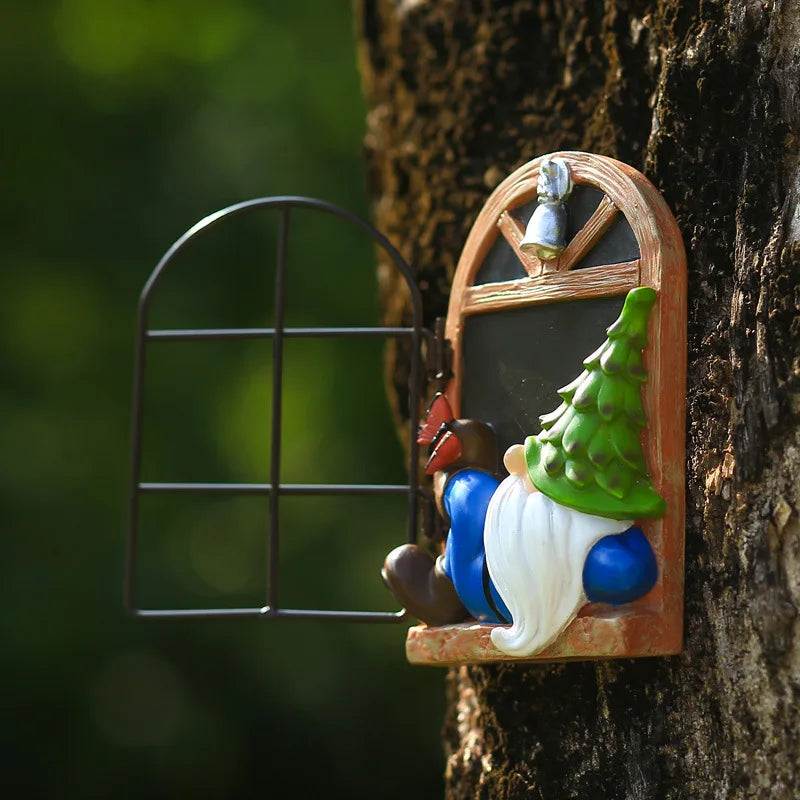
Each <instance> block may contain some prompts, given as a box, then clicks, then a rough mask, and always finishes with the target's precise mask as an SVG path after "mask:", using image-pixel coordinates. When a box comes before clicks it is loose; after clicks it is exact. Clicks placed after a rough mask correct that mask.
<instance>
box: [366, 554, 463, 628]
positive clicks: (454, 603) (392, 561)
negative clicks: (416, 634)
mask: <svg viewBox="0 0 800 800" xmlns="http://www.w3.org/2000/svg"><path fill="white" fill-rule="evenodd" d="M441 561H442V557H441V556H439V558H437V559H436V560H434V559H433V557H432V556H430V555H428V553H426V552H425V551H424V550H423V549H422V548H421V547H418V546H417V545H415V544H404V545H402V546H401V547H396V548H395V549H394V550H392V552H391V553H389V555H388V556H386V561H384V562H383V569H382V570H381V575H382V576H383V580H384V581H385V582H386V585H387V586H388V587H389V589H390V591H391V592H392V594H393V595H394V596H395V597H396V598H397V600H398V601H399V602H400V604H401V605H402V606H404V607H405V608H406V609H407V610H408V611H409V612H410V613H411V614H413V615H414V616H415V617H417V619H419V620H422V622H424V623H425V624H426V625H434V626H438V625H449V624H452V623H455V622H462V621H463V620H465V619H468V618H469V612H468V611H467V609H466V608H464V606H463V604H462V603H461V600H459V599H458V595H457V594H456V589H455V586H453V582H452V581H451V580H450V578H448V577H447V575H446V574H445V572H444V570H443V569H442V566H441Z"/></svg>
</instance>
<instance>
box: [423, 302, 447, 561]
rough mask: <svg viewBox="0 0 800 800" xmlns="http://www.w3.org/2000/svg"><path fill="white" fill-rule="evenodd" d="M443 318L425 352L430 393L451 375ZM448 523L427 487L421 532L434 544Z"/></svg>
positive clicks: (435, 324) (439, 388)
mask: <svg viewBox="0 0 800 800" xmlns="http://www.w3.org/2000/svg"><path fill="white" fill-rule="evenodd" d="M444 332H445V318H444V317H437V318H436V320H435V322H434V325H433V338H432V339H431V340H429V341H430V344H429V347H428V352H427V365H426V372H427V378H428V386H429V391H430V389H431V388H432V389H433V391H432V392H430V394H432V395H433V394H436V393H437V392H443V391H444V390H445V387H446V386H447V383H448V381H449V380H450V378H452V377H453V347H452V345H451V344H450V340H449V339H447V338H446V337H445V335H444ZM448 527H449V526H448V525H446V524H445V522H444V520H443V519H442V516H441V514H440V513H439V510H438V509H437V508H436V501H435V500H434V498H433V492H432V491H430V489H427V490H425V491H424V492H423V499H422V533H423V535H424V536H425V538H426V539H427V540H428V541H429V542H431V543H433V544H434V545H436V544H439V543H440V542H443V541H444V540H445V537H446V536H447V530H448Z"/></svg>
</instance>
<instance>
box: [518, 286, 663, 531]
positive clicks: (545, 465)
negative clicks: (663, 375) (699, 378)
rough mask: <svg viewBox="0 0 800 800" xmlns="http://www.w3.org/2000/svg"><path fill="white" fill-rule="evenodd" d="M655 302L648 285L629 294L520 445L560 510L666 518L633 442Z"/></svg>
mask: <svg viewBox="0 0 800 800" xmlns="http://www.w3.org/2000/svg"><path fill="white" fill-rule="evenodd" d="M655 299H656V293H655V291H654V290H653V289H651V288H649V287H647V286H640V287H638V288H636V289H632V290H631V291H630V292H628V296H627V297H626V298H625V305H624V306H623V308H622V313H621V314H620V316H619V319H618V320H617V321H616V322H615V323H614V324H613V325H612V326H611V327H610V328H609V329H608V330H607V331H606V333H607V334H608V338H607V339H606V341H605V342H604V343H603V345H602V346H601V347H600V349H599V350H597V351H595V352H594V353H592V355H590V356H589V357H588V358H587V359H586V360H585V361H584V362H583V366H584V367H585V369H584V371H583V372H582V373H581V374H580V375H579V376H578V377H577V378H576V379H575V380H574V381H572V383H570V384H569V385H568V386H565V387H564V388H563V389H559V390H558V394H559V395H560V397H561V399H562V400H563V401H564V402H563V403H562V404H561V405H560V406H559V407H558V408H557V409H556V410H555V411H553V412H551V413H550V414H545V415H544V416H542V417H540V418H539V419H540V421H541V423H542V431H541V433H539V434H538V435H537V436H529V437H528V438H527V439H526V440H525V459H526V461H527V464H528V473H529V474H530V477H531V481H533V485H534V486H535V487H536V488H537V489H539V491H541V492H543V493H544V494H546V495H547V496H548V497H550V498H552V499H553V500H555V501H556V502H557V503H560V504H561V505H563V506H567V507H568V508H574V509H576V510H577V511H583V512H584V513H586V514H595V515H597V516H600V517H609V518H611V519H620V520H625V519H642V518H648V517H660V516H661V515H662V514H663V513H664V508H665V504H664V499H663V498H662V497H661V496H660V495H659V494H658V493H657V492H656V491H655V489H653V485H652V483H651V482H650V477H649V476H648V474H647V466H646V464H645V460H644V454H643V453H642V446H641V443H640V441H639V432H640V430H641V429H642V428H643V427H644V425H645V415H644V408H643V406H642V397H641V388H642V384H644V382H645V380H646V379H647V372H646V371H645V369H644V365H643V364H642V349H643V348H644V346H645V345H646V344H647V320H648V318H649V316H650V309H651V308H652V307H653V303H654V302H655Z"/></svg>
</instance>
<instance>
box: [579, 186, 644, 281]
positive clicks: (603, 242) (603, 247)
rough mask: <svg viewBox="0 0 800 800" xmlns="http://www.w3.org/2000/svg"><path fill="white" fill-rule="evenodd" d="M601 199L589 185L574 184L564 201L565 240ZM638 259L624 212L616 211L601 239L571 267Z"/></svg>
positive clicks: (601, 195)
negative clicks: (615, 215)
mask: <svg viewBox="0 0 800 800" xmlns="http://www.w3.org/2000/svg"><path fill="white" fill-rule="evenodd" d="M602 199H603V192H601V191H600V190H599V189H593V188H592V187H590V186H576V187H575V188H574V189H573V191H572V194H571V195H570V198H569V202H568V204H567V210H568V214H567V242H569V241H571V240H572V238H573V237H574V236H575V234H576V233H578V231H579V230H580V229H581V228H582V227H583V226H584V225H585V224H586V223H587V221H588V220H589V217H591V216H592V214H594V212H595V209H596V208H597V206H598V205H600V201H601V200H602ZM636 258H639V245H638V243H637V242H636V237H635V236H634V234H633V230H632V229H631V226H630V223H629V222H628V220H627V219H626V218H625V215H624V214H621V213H620V214H617V218H616V219H615V220H614V222H613V224H612V225H611V227H610V228H609V229H608V230H607V231H606V232H605V235H604V236H603V238H602V239H600V241H599V242H598V243H597V244H596V245H595V246H594V247H593V248H592V249H591V250H590V251H589V252H588V253H587V254H586V255H585V256H584V257H583V258H582V259H581V260H580V261H579V262H578V263H577V264H576V265H575V266H574V267H573V268H572V269H585V268H586V267H597V266H600V265H601V264H620V263H622V262H623V261H633V260H634V259H636Z"/></svg>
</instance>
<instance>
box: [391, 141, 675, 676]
mask: <svg viewBox="0 0 800 800" xmlns="http://www.w3.org/2000/svg"><path fill="white" fill-rule="evenodd" d="M446 336H447V338H448V339H449V340H450V342H451V344H452V348H453V354H454V356H453V373H454V374H453V377H452V379H451V380H450V382H449V383H448V385H447V387H446V388H445V391H444V393H443V394H442V395H441V396H439V397H437V398H436V399H435V400H434V402H433V404H432V406H431V409H430V412H429V415H428V418H427V421H426V423H425V425H424V426H423V428H422V429H421V434H420V438H419V441H420V443H421V444H423V445H428V446H429V448H430V459H429V462H428V471H429V472H431V473H432V474H433V476H434V478H433V480H434V489H435V494H436V499H437V502H438V505H439V509H440V513H441V514H442V516H443V518H444V520H445V522H446V525H447V526H448V527H449V532H448V534H447V538H446V541H445V544H444V547H443V548H442V552H441V553H440V554H439V556H438V558H434V557H432V556H429V555H428V554H427V553H425V552H424V551H423V550H422V549H421V548H419V547H417V546H415V545H412V546H405V547H400V548H397V549H396V550H394V551H392V553H390V554H389V556H388V557H387V560H386V563H385V565H384V575H385V578H386V581H387V583H388V584H389V586H390V587H391V588H392V590H393V592H394V593H395V595H396V596H397V597H398V598H401V600H402V602H403V603H404V605H405V606H406V607H407V608H408V609H409V610H410V611H411V613H413V614H414V615H416V616H417V617H419V618H420V619H422V620H423V621H424V622H426V623H428V624H427V625H422V626H417V627H414V628H412V629H411V630H410V632H409V636H408V641H407V655H408V658H409V660H410V661H411V662H412V663H416V664H455V663H465V662H472V663H477V662H487V661H501V660H514V659H545V660H546V659H577V658H612V657H632V656H652V655H666V654H671V653H676V652H679V651H680V649H681V647H682V615H683V535H684V405H685V404H684V393H685V371H686V366H685V360H686V275H685V256H684V251H683V245H682V241H681V237H680V233H679V231H678V229H677V226H676V223H675V221H674V219H673V218H672V215H671V214H670V212H669V210H668V208H667V207H666V205H665V203H664V201H663V199H662V198H661V196H660V195H659V193H658V192H657V191H656V189H655V188H654V187H653V186H652V185H651V184H650V183H649V182H648V181H647V180H646V179H645V178H644V176H642V175H641V174H640V173H638V172H637V171H636V170H634V169H632V168H631V167H629V166H626V165H624V164H622V163H620V162H617V161H615V160H613V159H610V158H605V157H602V156H596V155H590V154H586V153H571V152H564V153H557V154H553V155H551V156H547V157H544V158H540V159H537V160H535V161H533V162H530V163H529V164H526V165H525V166H523V167H521V168H520V169H519V170H517V171H516V172H515V173H513V174H512V175H511V176H510V177H509V178H508V179H506V180H505V181H504V182H503V183H502V184H501V185H500V186H499V187H498V188H497V190H496V191H495V192H494V193H493V194H492V196H491V197H490V198H489V200H488V201H487V203H486V205H485V206H484V208H483V210H482V211H481V213H480V214H479V216H478V218H477V220H476V222H475V224H474V226H473V228H472V231H471V233H470V235H469V237H468V239H467V242H466V244H465V247H464V251H463V253H462V256H461V259H460V261H459V265H458V268H457V272H456V275H455V280H454V283H453V288H452V294H451V298H450V306H449V311H448V316H447V324H446Z"/></svg>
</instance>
